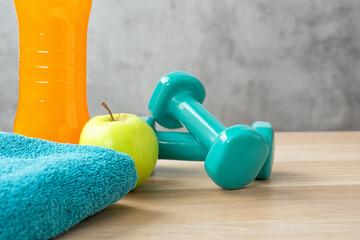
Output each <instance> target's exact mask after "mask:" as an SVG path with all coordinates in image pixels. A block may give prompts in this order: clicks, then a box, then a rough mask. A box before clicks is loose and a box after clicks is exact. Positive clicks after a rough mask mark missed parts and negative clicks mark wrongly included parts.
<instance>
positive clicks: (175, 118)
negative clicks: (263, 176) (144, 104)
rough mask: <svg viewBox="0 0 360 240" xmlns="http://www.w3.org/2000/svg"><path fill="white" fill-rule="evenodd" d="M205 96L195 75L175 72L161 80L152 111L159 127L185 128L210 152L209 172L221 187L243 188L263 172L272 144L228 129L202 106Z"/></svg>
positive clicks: (251, 132)
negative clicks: (269, 144) (269, 145)
mask: <svg viewBox="0 0 360 240" xmlns="http://www.w3.org/2000/svg"><path fill="white" fill-rule="evenodd" d="M205 95H206V93H205V89H204V86H203V85H202V84H201V82H200V81H199V80H198V79H196V78H195V77H194V76H193V75H191V74H190V73H186V72H172V73H169V74H167V75H165V76H163V77H162V78H161V79H160V81H159V83H158V84H157V86H156V88H155V90H154V93H153V95H152V97H151V99H150V102H149V106H148V107H149V110H150V112H151V113H152V116H153V117H154V119H155V120H156V121H157V122H158V123H159V124H161V125H162V126H164V127H166V128H173V129H174V128H180V127H182V125H184V126H185V127H186V128H187V129H188V131H189V132H190V133H191V134H192V135H193V136H194V137H195V138H196V139H197V140H198V141H199V142H200V143H201V144H202V145H203V146H204V148H205V149H206V150H208V154H207V157H206V159H205V170H206V172H207V174H208V175H209V177H210V178H211V179H212V180H213V181H214V182H215V183H216V184H217V185H219V186H220V187H222V188H225V189H238V188H242V187H244V186H246V185H248V184H249V183H251V182H252V181H253V180H254V179H255V177H256V176H257V174H258V173H259V172H260V170H261V168H262V166H263V165H264V162H265V159H266V158H267V156H268V153H269V147H268V144H267V142H266V139H265V138H264V137H263V136H262V135H261V134H260V133H259V132H258V131H256V130H255V129H254V128H252V127H249V126H246V125H235V126H232V127H229V128H226V127H225V126H224V125H223V124H222V123H221V122H220V121H219V120H217V119H216V118H215V117H214V116H213V115H212V114H211V113H210V112H208V111H207V110H206V109H205V108H204V107H203V106H202V105H201V103H202V102H203V101H204V99H205Z"/></svg>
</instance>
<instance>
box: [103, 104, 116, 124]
mask: <svg viewBox="0 0 360 240" xmlns="http://www.w3.org/2000/svg"><path fill="white" fill-rule="evenodd" d="M101 105H102V106H103V107H104V108H105V109H106V110H108V112H109V114H110V117H111V120H112V121H115V119H114V117H113V115H112V113H111V111H110V108H109V107H108V105H106V103H105V102H102V103H101Z"/></svg>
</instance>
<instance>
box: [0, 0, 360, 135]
mask: <svg viewBox="0 0 360 240" xmlns="http://www.w3.org/2000/svg"><path fill="white" fill-rule="evenodd" d="M174 70H185V71H189V72H191V73H193V74H195V75H196V76H197V77H198V78H199V79H200V80H201V81H202V82H203V83H204V85H205V87H206V89H207V99H206V100H205V106H206V107H207V108H208V109H209V110H210V111H211V112H212V113H213V114H214V115H215V116H216V117H218V118H219V119H221V121H223V122H224V123H225V124H226V125H232V124H237V123H245V124H251V123H252V122H253V121H256V120H267V121H270V122H272V123H273V125H274V127H275V129H276V130H278V131H310V130H360V107H359V104H360V93H359V92H360V1H356V0H354V1H350V0H339V1H336V0H317V1H314V0H302V1H298V0H271V1H269V0H262V1H260V0H248V1H245V0H181V1H176V0H152V1H150V0H93V8H92V13H91V17H90V23H89V33H88V80H87V81H88V86H87V89H88V105H89V111H90V115H91V116H95V115H100V114H105V111H104V109H103V108H102V107H101V106H100V103H101V101H103V100H104V101H106V102H107V103H108V105H110V106H111V108H112V110H113V112H130V113H135V114H139V115H147V114H148V110H147V103H148V100H149V98H150V96H151V93H152V91H153V89H154V87H155V85H156V83H157V81H158V80H159V79H160V77H161V76H162V75H164V74H165V73H167V72H170V71H174ZM17 80H18V30H17V19H16V13H15V9H14V6H13V1H12V0H0V130H2V131H12V124H13V119H14V117H15V113H16V106H17V97H18V95H17V94H18V92H17V91H18V81H17Z"/></svg>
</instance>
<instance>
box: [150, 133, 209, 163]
mask: <svg viewBox="0 0 360 240" xmlns="http://www.w3.org/2000/svg"><path fill="white" fill-rule="evenodd" d="M155 133H156V136H157V138H158V141H159V159H174V160H186V161H204V160H205V158H206V155H207V151H206V150H205V149H204V147H203V146H202V145H201V144H200V143H198V141H196V139H195V138H194V137H193V136H192V135H190V134H189V133H183V132H158V131H155Z"/></svg>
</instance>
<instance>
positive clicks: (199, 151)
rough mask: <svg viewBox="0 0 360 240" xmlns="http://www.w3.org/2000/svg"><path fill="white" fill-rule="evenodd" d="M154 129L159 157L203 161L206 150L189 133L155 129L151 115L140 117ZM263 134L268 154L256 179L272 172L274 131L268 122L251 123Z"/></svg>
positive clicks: (264, 177) (267, 176) (267, 175)
mask: <svg viewBox="0 0 360 240" xmlns="http://www.w3.org/2000/svg"><path fill="white" fill-rule="evenodd" d="M142 119H144V120H145V122H147V123H148V124H149V125H150V126H151V127H152V128H153V129H154V131H155V133H156V136H157V138H158V142H159V159H174V160H185V161H205V159H206V156H207V154H208V152H207V151H206V149H205V148H204V147H203V146H202V145H201V144H200V143H199V142H198V141H197V140H196V139H195V138H194V137H193V136H192V135H191V134H189V133H185V132H163V131H156V129H155V120H154V118H152V117H142ZM252 127H253V128H255V129H256V130H257V131H258V132H260V133H261V135H263V136H264V137H265V139H266V141H267V143H268V146H269V154H268V156H267V158H266V160H265V163H264V165H263V167H262V168H261V170H260V172H259V173H258V175H257V176H256V179H258V180H266V179H268V178H269V177H270V175H271V172H272V165H273V161H274V147H275V146H274V131H273V128H272V125H271V124H270V123H269V122H254V123H253V125H252Z"/></svg>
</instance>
